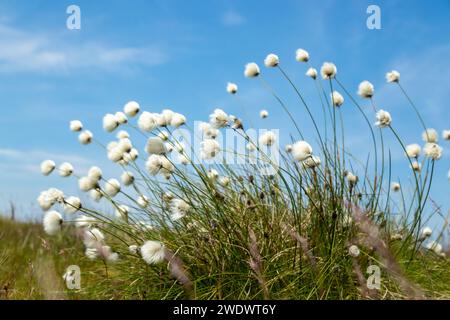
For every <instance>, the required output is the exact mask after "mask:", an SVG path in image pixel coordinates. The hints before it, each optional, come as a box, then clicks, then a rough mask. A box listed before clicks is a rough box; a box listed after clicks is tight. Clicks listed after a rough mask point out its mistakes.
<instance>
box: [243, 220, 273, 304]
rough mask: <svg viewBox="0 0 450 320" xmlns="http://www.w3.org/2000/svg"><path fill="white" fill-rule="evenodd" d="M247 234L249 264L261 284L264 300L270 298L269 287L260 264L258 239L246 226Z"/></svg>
mask: <svg viewBox="0 0 450 320" xmlns="http://www.w3.org/2000/svg"><path fill="white" fill-rule="evenodd" d="M248 236H249V240H250V242H249V252H250V260H249V265H250V268H251V269H252V270H253V273H254V275H255V278H256V280H258V283H259V285H260V286H261V290H262V293H263V297H264V299H265V300H268V299H270V296H269V289H268V288H267V283H266V280H265V278H264V274H263V266H262V257H261V254H260V253H259V248H258V240H257V239H256V235H255V232H254V231H253V229H252V228H251V227H249V228H248Z"/></svg>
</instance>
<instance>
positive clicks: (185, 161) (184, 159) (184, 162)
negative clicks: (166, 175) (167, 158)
mask: <svg viewBox="0 0 450 320" xmlns="http://www.w3.org/2000/svg"><path fill="white" fill-rule="evenodd" d="M177 159H178V162H179V163H181V164H182V165H187V164H189V158H188V157H187V156H186V155H185V154H184V153H179V154H178V158H177Z"/></svg>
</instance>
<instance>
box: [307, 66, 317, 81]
mask: <svg viewBox="0 0 450 320" xmlns="http://www.w3.org/2000/svg"><path fill="white" fill-rule="evenodd" d="M305 74H306V75H307V76H308V77H310V78H313V79H316V78H317V70H316V69H314V68H309V69H308V70H306V73H305Z"/></svg>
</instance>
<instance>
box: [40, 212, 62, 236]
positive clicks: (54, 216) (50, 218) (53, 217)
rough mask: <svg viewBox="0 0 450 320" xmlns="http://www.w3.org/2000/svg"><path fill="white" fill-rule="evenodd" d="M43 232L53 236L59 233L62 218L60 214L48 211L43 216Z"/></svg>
mask: <svg viewBox="0 0 450 320" xmlns="http://www.w3.org/2000/svg"><path fill="white" fill-rule="evenodd" d="M43 224H44V231H45V232H46V233H47V234H48V235H50V236H54V235H56V234H57V233H58V232H59V231H61V226H62V224H63V218H62V216H61V214H60V213H59V212H57V211H54V210H53V211H48V212H46V213H45V215H44V220H43Z"/></svg>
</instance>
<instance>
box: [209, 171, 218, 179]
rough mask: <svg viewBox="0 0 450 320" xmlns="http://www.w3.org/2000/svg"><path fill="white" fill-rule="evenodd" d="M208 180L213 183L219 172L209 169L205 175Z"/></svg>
mask: <svg viewBox="0 0 450 320" xmlns="http://www.w3.org/2000/svg"><path fill="white" fill-rule="evenodd" d="M207 176H208V179H210V180H212V181H215V180H217V178H218V177H219V172H217V170H216V169H209V170H208V173H207Z"/></svg>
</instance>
